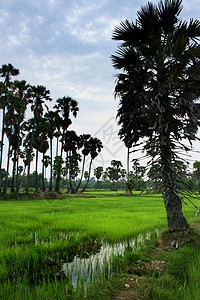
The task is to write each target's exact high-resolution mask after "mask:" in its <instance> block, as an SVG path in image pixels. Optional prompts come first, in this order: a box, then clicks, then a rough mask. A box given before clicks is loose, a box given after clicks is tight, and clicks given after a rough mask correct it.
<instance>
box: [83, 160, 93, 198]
mask: <svg viewBox="0 0 200 300" xmlns="http://www.w3.org/2000/svg"><path fill="white" fill-rule="evenodd" d="M91 168H92V158H91V160H90V166H89V174H88V179H87V181H86V184H85V186H84V188H83V189H82V190H81V193H83V192H85V190H86V189H87V186H88V183H89V180H90V174H91Z"/></svg>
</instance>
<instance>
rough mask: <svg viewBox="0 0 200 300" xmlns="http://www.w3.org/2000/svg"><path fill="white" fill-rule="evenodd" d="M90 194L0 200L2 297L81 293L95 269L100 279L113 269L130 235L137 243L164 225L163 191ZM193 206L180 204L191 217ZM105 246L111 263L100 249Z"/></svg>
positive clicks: (75, 295)
mask: <svg viewBox="0 0 200 300" xmlns="http://www.w3.org/2000/svg"><path fill="white" fill-rule="evenodd" d="M92 195H94V197H92V198H91V197H90V198H87V197H77V198H76V197H74V198H70V197H68V198H66V199H59V200H55V199H54V200H32V201H30V200H24V201H0V264H1V268H0V299H82V297H83V296H85V295H86V290H87V286H86V283H87V284H88V286H89V283H90V288H91V285H93V284H95V280H96V279H95V278H96V276H97V277H98V273H99V272H100V276H99V278H98V280H104V278H107V277H108V275H109V274H110V275H111V273H112V272H111V271H112V270H113V271H116V270H117V268H118V267H119V266H120V259H121V257H122V255H123V251H124V250H123V249H125V248H126V246H127V245H130V244H129V241H132V243H133V244H134V245H135V246H136V247H137V246H138V245H139V237H140V238H141V237H142V241H143V242H145V240H144V239H143V237H144V236H148V238H151V234H153V233H154V232H155V230H156V229H157V230H158V229H159V230H163V229H166V226H167V222H166V215H165V208H164V205H163V200H162V198H161V195H158V194H155V195H153V194H151V195H145V194H143V195H136V196H131V197H130V196H129V197H128V196H122V195H117V196H112V195H109V196H105V195H101V193H95V194H92ZM195 211H196V210H195V208H194V207H193V206H192V205H189V206H187V207H185V206H184V214H185V216H186V217H187V219H188V221H189V222H191V221H193V220H194V219H195ZM149 234H150V235H149ZM123 247H124V248H123ZM133 248H134V247H133ZM107 249H109V253H110V254H109V256H110V257H111V258H112V263H111V262H110V260H109V259H110V257H108V255H107V254H106V255H105V256H102V255H100V254H101V253H105V251H107V252H108V250H107ZM113 249H122V250H120V251H122V252H117V250H113ZM107 252H106V253H107ZM99 253H100V254H99ZM97 256H99V257H100V258H99V259H100V260H101V263H100V262H99V261H100V260H98V259H97ZM102 259H103V262H102ZM75 260H76V261H77V262H78V263H79V267H78V268H79V271H80V272H79V271H77V270H78V269H77V264H76V266H75V267H73V268H74V269H72V264H73V261H75ZM94 260H95V261H96V263H95V269H94V268H93V267H92V265H94ZM83 265H84V266H85V267H83ZM111 266H112V270H111ZM86 269H87V270H88V271H87V272H86V271H85V270H86ZM99 270H101V271H99ZM73 272H74V273H77V272H79V273H80V278H79V279H77V276H75V277H72V275H71V274H72V273H73ZM75 275H77V274H75ZM84 276H85V277H87V278H84ZM74 278H76V279H75V280H76V284H75V285H74ZM86 279H87V280H86ZM81 295H82V296H81Z"/></svg>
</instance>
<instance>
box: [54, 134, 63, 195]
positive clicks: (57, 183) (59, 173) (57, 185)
mask: <svg viewBox="0 0 200 300" xmlns="http://www.w3.org/2000/svg"><path fill="white" fill-rule="evenodd" d="M63 141H64V131H63V135H62V140H61V150H60V157H61V159H62V154H63ZM60 175H61V166H60V168H59V170H58V173H57V176H56V184H55V192H57V193H58V192H59V190H60Z"/></svg>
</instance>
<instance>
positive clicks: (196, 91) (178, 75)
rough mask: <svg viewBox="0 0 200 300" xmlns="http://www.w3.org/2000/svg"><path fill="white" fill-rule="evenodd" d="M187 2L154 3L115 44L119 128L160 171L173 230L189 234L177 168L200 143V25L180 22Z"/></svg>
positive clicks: (121, 29) (126, 25) (122, 29)
mask: <svg viewBox="0 0 200 300" xmlns="http://www.w3.org/2000/svg"><path fill="white" fill-rule="evenodd" d="M181 3H182V1H181V0H165V1H160V2H159V4H158V5H154V4H152V3H151V2H148V3H147V4H146V5H145V6H143V7H141V9H140V10H139V11H138V12H137V20H136V21H135V22H133V21H128V20H126V21H124V22H121V23H120V25H119V26H117V27H115V29H114V32H113V39H114V40H117V41H121V44H120V46H119V47H118V50H117V51H116V54H115V55H112V62H113V66H114V67H115V68H116V69H117V70H120V71H121V72H122V73H120V74H119V75H118V76H117V83H116V87H115V94H116V96H119V99H120V100H119V104H120V105H119V109H118V113H117V117H118V123H119V125H120V126H121V129H120V131H119V136H120V138H121V139H122V140H123V141H124V143H125V145H126V146H127V147H129V148H130V146H132V145H133V146H135V147H136V146H138V145H141V144H143V150H144V151H146V154H147V155H148V156H150V157H151V160H150V162H149V163H151V164H155V163H156V164H158V166H160V170H159V176H160V178H161V185H162V193H163V199H164V203H165V207H166V211H167V215H168V224H169V229H170V230H172V231H173V230H184V229H186V228H187V227H188V224H187V222H186V220H185V218H184V216H183V214H182V203H181V198H180V197H179V196H178V193H179V192H180V190H181V189H182V185H177V184H176V183H177V180H176V179H177V172H176V170H175V168H174V164H175V162H176V161H177V160H180V159H181V158H179V157H178V151H177V150H178V149H179V150H180V149H183V150H186V151H187V150H189V149H190V147H188V146H185V145H184V144H183V142H182V140H183V139H187V140H188V141H189V143H190V144H192V141H194V140H195V138H196V133H197V130H198V126H199V124H200V123H199V116H200V109H199V104H198V102H197V101H198V99H199V96H200V68H199V63H200V47H199V40H198V38H199V36H200V22H199V21H198V20H193V19H191V20H190V21H189V22H186V21H181V20H179V19H178V17H179V14H180V12H181V10H182V5H181Z"/></svg>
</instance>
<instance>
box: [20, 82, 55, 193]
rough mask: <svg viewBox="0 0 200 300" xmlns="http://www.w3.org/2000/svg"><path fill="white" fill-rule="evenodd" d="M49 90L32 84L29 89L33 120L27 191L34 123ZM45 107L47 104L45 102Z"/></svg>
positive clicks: (47, 99) (27, 181)
mask: <svg viewBox="0 0 200 300" xmlns="http://www.w3.org/2000/svg"><path fill="white" fill-rule="evenodd" d="M51 100H52V99H51V97H50V92H49V90H47V89H46V87H44V86H41V85H37V86H32V87H31V89H30V91H29V103H31V104H32V105H31V110H32V111H33V115H34V122H33V128H32V132H31V138H30V153H29V160H28V170H27V180H26V192H28V191H29V174H30V162H31V152H32V144H33V136H34V130H35V125H36V122H37V120H38V119H40V118H41V117H42V116H43V112H44V107H43V104H45V102H46V101H51ZM45 106H46V108H48V107H47V105H46V104H45Z"/></svg>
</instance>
